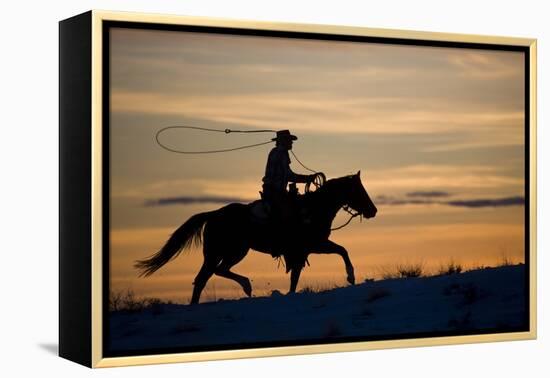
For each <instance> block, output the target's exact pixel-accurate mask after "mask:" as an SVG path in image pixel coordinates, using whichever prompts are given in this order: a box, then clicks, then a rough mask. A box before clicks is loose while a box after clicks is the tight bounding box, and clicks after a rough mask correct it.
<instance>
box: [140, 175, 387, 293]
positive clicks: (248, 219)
mask: <svg viewBox="0 0 550 378" xmlns="http://www.w3.org/2000/svg"><path fill="white" fill-rule="evenodd" d="M360 173H361V172H360V171H359V172H358V173H357V174H355V175H350V176H345V177H340V178H336V179H331V180H328V181H327V182H326V183H325V184H324V185H323V186H322V187H320V188H319V189H317V190H316V191H314V192H311V193H306V194H304V195H302V196H299V197H298V199H297V201H298V202H299V207H300V208H301V209H303V210H304V213H306V214H307V221H305V222H299V224H297V225H296V232H292V236H288V235H287V237H286V239H287V240H286V241H285V252H283V254H282V256H283V258H284V260H285V263H286V269H287V273H288V272H289V271H290V272H291V274H290V290H289V292H290V293H293V292H295V291H296V286H297V285H298V280H299V278H300V273H301V271H302V269H303V268H304V266H305V264H306V262H307V257H308V255H309V254H311V253H318V254H332V253H335V254H338V255H340V256H341V257H342V259H343V260H344V264H345V267H346V273H347V280H348V282H349V283H350V284H352V285H353V284H354V283H355V275H354V269H353V265H352V263H351V260H350V258H349V256H348V252H347V251H346V249H345V248H344V247H342V246H341V245H338V244H336V243H334V242H333V241H330V240H329V236H330V232H331V224H332V221H333V220H334V218H335V217H336V214H337V213H338V211H339V210H340V209H341V208H342V207H344V206H348V207H350V208H352V209H353V210H355V211H356V212H358V213H359V214H360V215H362V216H364V217H366V218H373V217H374V216H375V215H376V212H377V209H376V206H375V205H374V203H373V202H372V201H371V199H370V197H369V195H368V193H367V191H366V190H365V188H364V187H363V184H362V183H361V178H360ZM253 204H254V202H253V203H251V204H240V203H232V204H229V205H226V206H224V207H222V208H220V209H218V210H214V211H209V212H204V213H200V214H195V215H193V216H192V217H191V218H189V219H188V220H187V222H185V223H184V224H183V225H181V226H180V227H179V228H178V229H177V230H176V231H175V232H174V233H173V234H172V236H171V237H170V238H169V239H168V241H167V242H166V244H165V245H164V246H163V247H162V248H161V249H160V250H159V251H158V252H157V253H155V254H154V255H152V256H150V257H149V258H146V259H144V260H138V261H136V263H135V267H136V268H137V269H139V270H140V271H141V273H140V276H149V275H151V274H153V273H154V272H156V271H157V270H158V269H160V268H161V267H162V266H163V265H165V264H166V263H168V262H169V261H171V260H172V259H174V258H176V257H177V256H178V255H179V254H180V252H181V251H183V250H184V249H186V248H188V247H190V246H191V245H193V244H195V245H197V246H198V245H200V243H201V242H202V244H203V255H204V262H203V264H202V267H201V269H200V271H199V273H198V274H197V276H196V277H195V281H194V282H193V285H194V288H193V295H192V298H191V304H196V303H198V302H199V298H200V295H201V292H202V290H203V289H204V287H205V285H206V283H207V281H208V280H209V279H210V278H211V277H212V276H213V275H214V274H215V275H217V276H220V277H225V278H228V279H231V280H234V281H235V282H237V283H238V284H239V285H241V286H242V288H243V290H244V292H245V294H246V295H248V296H251V295H252V286H251V284H250V280H249V279H248V278H247V277H245V276H242V275H239V274H237V273H234V272H232V271H231V268H232V267H233V266H234V265H236V264H237V263H239V262H240V261H241V260H242V259H243V258H244V257H245V256H246V255H247V253H248V251H249V249H253V250H256V251H258V252H262V253H271V251H272V249H273V243H274V238H277V237H278V238H280V237H284V236H282V235H274V232H273V226H272V225H271V224H270V223H269V222H261V221H258V220H257V219H254V216H252V212H251V209H252V206H253Z"/></svg>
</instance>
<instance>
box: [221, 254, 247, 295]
mask: <svg viewBox="0 0 550 378" xmlns="http://www.w3.org/2000/svg"><path fill="white" fill-rule="evenodd" d="M247 252H248V248H247V250H245V251H244V253H243V252H241V253H239V254H236V255H233V256H230V257H224V258H223V260H222V262H221V264H220V265H218V267H217V268H216V272H215V274H216V275H217V276H220V277H224V278H228V279H230V280H233V281H235V282H237V283H238V284H239V285H241V287H242V288H243V290H244V293H245V294H246V295H247V296H249V297H250V296H252V285H251V284H250V280H249V279H248V278H247V277H245V276H241V275H240V274H237V273H234V272H232V271H231V270H230V269H231V268H232V267H233V266H234V265H236V264H237V263H239V262H240V261H241V260H242V259H243V258H244V257H245V256H246V253H247Z"/></svg>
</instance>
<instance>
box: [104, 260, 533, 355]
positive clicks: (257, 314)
mask: <svg viewBox="0 0 550 378" xmlns="http://www.w3.org/2000/svg"><path fill="white" fill-rule="evenodd" d="M526 276H527V272H526V268H525V266H524V265H515V266H504V267H499V268H486V269H480V270H475V271H470V272H466V273H462V274H453V275H444V276H434V277H424V278H402V279H392V280H382V281H369V282H365V283H362V284H359V285H355V286H348V287H342V288H335V289H332V290H328V291H323V292H319V293H315V292H302V293H297V294H292V295H282V294H281V293H279V292H274V293H272V295H271V296H270V297H256V298H243V299H239V300H221V301H218V302H211V303H203V304H199V305H195V306H189V305H170V304H158V305H153V306H150V307H149V308H147V309H145V310H142V311H139V312H128V311H117V312H112V313H111V314H110V320H109V337H108V339H109V344H108V345H109V349H110V351H111V352H113V353H116V352H117V351H118V352H122V351H130V352H131V351H132V350H134V351H137V350H157V349H158V350H161V349H165V348H168V349H170V348H181V349H182V350H185V349H186V348H192V349H195V350H201V349H208V347H212V346H215V347H219V348H228V347H230V346H239V345H241V344H255V345H259V344H261V343H265V342H270V341H272V342H273V341H275V342H277V343H279V344H280V345H283V344H288V345H291V344H298V343H299V342H307V343H323V342H338V341H351V340H354V339H357V338H362V339H370V340H375V339H383V338H391V337H393V338H396V337H397V338H398V337H410V336H420V335H422V336H428V334H429V335H433V336H436V335H443V334H446V335H448V334H457V333H461V334H464V333H472V332H474V333H481V332H485V333H486V332H503V331H516V330H520V329H525V328H526V327H527V316H528V314H527V311H526V306H527V302H526V295H527V293H526V283H527V281H526ZM241 346H242V345H241Z"/></svg>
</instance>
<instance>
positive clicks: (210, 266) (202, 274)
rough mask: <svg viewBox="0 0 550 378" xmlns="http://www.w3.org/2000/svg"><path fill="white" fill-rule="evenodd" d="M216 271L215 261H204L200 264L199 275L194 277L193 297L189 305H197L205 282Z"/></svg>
mask: <svg viewBox="0 0 550 378" xmlns="http://www.w3.org/2000/svg"><path fill="white" fill-rule="evenodd" d="M215 269H216V263H215V261H212V260H209V259H206V258H205V260H204V262H203V263H202V267H201V270H199V273H198V274H197V276H196V277H195V281H193V285H194V288H193V296H192V297H191V304H197V303H199V298H200V296H201V293H202V290H203V289H204V287H205V286H206V282H208V280H209V279H210V277H212V275H213V274H214V271H215Z"/></svg>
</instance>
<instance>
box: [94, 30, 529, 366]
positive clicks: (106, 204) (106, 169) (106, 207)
mask: <svg viewBox="0 0 550 378" xmlns="http://www.w3.org/2000/svg"><path fill="white" fill-rule="evenodd" d="M110 28H131V29H147V30H164V31H181V32H195V33H197V32H198V33H210V34H226V35H227V34H229V35H241V36H242V35H245V36H246V35H248V36H261V37H279V38H290V39H293V38H297V39H315V40H325V41H345V42H363V43H384V44H396V45H409V46H431V47H449V48H464V49H478V50H500V51H515V52H523V54H524V65H525V73H524V74H525V76H524V80H525V87H524V88H525V89H524V91H525V93H524V96H525V102H524V103H525V113H524V114H525V129H524V135H525V150H524V164H525V186H524V190H525V194H524V196H525V205H524V206H525V230H524V232H525V234H524V238H525V246H524V252H525V268H526V272H525V273H526V274H525V319H524V326H521V327H517V328H506V329H501V328H495V329H483V330H479V331H456V332H422V333H418V332H417V333H408V334H393V335H392V334H390V335H377V336H356V337H333V338H330V339H327V340H324V339H320V338H317V339H309V340H296V341H276V340H272V341H265V342H261V343H247V344H239V343H234V344H223V345H209V346H200V347H172V348H151V349H140V350H128V351H120V350H117V351H111V350H109V343H108V341H109V337H110V334H109V309H108V298H109V292H110V288H109V277H110V266H109V261H110V260H109V253H110V249H109V248H110V200H111V197H110V139H109V138H110V125H109V120H110V111H111V109H110V92H111V91H110V34H109V31H110ZM102 35H103V38H102V39H103V48H102V49H103V51H102V57H103V58H102V59H103V62H102V64H103V77H102V85H103V86H102V88H103V93H102V95H103V97H102V98H103V100H102V107H103V116H102V124H103V140H102V144H103V156H102V162H103V163H102V171H103V188H102V194H103V204H102V205H103V219H102V226H103V240H102V247H103V272H102V273H103V278H102V281H103V282H102V284H103V293H102V295H103V297H102V303H103V314H102V316H103V330H102V332H103V338H102V343H103V357H125V356H140V355H154V354H168V353H183V352H206V351H216V350H230V349H252V348H262V347H263V348H266V347H284V346H296V345H315V344H336V343H348V342H359V341H381V340H400V339H413V338H426V337H443V336H463V335H482V334H494V333H509V332H526V331H529V330H530V327H531V325H530V311H529V309H530V296H529V293H530V280H529V277H530V272H531V264H530V254H529V252H530V205H531V199H530V174H531V172H530V129H531V125H530V117H529V116H530V111H529V109H530V105H531V98H530V89H531V87H530V54H529V47H528V46H508V45H498V44H483V43H466V42H446V41H429V40H416V39H404V38H386V37H366V36H352V35H334V34H323V33H308V32H287V31H272V30H256V29H254V30H251V29H239V28H225V27H210V26H190V25H167V24H154V23H141V22H123V21H103V25H102Z"/></svg>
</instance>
